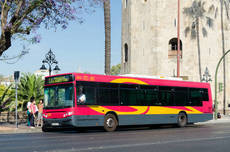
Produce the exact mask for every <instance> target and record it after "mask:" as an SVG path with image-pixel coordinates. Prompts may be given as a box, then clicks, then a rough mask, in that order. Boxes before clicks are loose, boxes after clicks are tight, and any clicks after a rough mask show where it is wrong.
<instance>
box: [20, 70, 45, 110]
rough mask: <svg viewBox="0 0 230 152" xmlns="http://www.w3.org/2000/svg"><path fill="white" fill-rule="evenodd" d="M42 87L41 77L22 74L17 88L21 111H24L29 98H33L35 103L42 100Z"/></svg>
mask: <svg viewBox="0 0 230 152" xmlns="http://www.w3.org/2000/svg"><path fill="white" fill-rule="evenodd" d="M43 85H44V81H43V80H42V77H41V76H36V75H34V74H30V73H26V74H25V73H23V74H22V77H21V78H20V83H19V87H18V97H19V108H20V109H21V110H25V109H26V104H27V102H28V101H29V100H30V98H31V97H35V100H36V101H38V100H39V99H42V98H43V96H44V89H43Z"/></svg>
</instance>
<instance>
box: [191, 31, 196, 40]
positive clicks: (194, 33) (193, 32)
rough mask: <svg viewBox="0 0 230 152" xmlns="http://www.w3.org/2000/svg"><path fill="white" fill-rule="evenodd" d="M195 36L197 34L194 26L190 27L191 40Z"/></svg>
mask: <svg viewBox="0 0 230 152" xmlns="http://www.w3.org/2000/svg"><path fill="white" fill-rule="evenodd" d="M196 36H197V34H196V29H195V28H192V29H191V39H192V40H194V39H196Z"/></svg>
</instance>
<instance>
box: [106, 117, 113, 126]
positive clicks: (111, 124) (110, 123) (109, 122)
mask: <svg viewBox="0 0 230 152" xmlns="http://www.w3.org/2000/svg"><path fill="white" fill-rule="evenodd" d="M106 124H107V126H108V127H110V128H112V127H113V126H114V120H113V119H112V118H109V119H107V121H106Z"/></svg>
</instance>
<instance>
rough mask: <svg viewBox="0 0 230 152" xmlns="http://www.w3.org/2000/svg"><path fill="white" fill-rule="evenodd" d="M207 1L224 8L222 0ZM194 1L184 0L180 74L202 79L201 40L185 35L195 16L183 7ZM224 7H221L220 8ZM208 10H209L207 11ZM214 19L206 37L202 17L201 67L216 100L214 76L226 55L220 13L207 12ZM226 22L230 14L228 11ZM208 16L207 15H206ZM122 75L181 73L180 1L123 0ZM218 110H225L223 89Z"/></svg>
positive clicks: (229, 74)
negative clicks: (178, 64)
mask: <svg viewBox="0 0 230 152" xmlns="http://www.w3.org/2000/svg"><path fill="white" fill-rule="evenodd" d="M203 1H205V5H204V7H205V9H206V10H209V8H210V6H211V5H212V4H214V6H217V7H220V4H219V1H214V0H203ZM192 2H193V1H192V0H191V1H186V0H181V24H180V25H181V28H180V29H181V32H180V36H181V38H180V39H181V58H180V71H181V72H180V75H181V76H182V77H183V78H185V79H187V80H189V81H200V77H199V66H198V51H197V50H198V49H197V40H196V39H194V40H193V39H191V37H190V35H187V36H185V29H186V27H187V26H189V25H191V24H192V22H191V19H190V18H189V17H187V16H186V15H185V14H184V13H183V10H184V8H186V7H191V5H192ZM218 10H220V8H218ZM207 12H208V11H207ZM205 15H207V16H208V17H211V18H213V19H214V25H213V27H212V28H208V27H207V26H206V29H207V37H203V36H202V28H203V26H205V25H206V21H205V20H200V48H201V70H202V74H203V73H204V71H205V69H206V67H207V68H208V70H209V73H210V74H211V77H212V80H213V81H212V82H211V85H212V90H213V99H214V75H215V69H216V66H217V63H218V61H219V59H220V58H221V56H222V37H221V18H220V12H218V11H217V12H216V11H213V13H209V14H208V13H207V14H205ZM224 16H225V19H224V20H225V21H227V19H226V13H224ZM204 19H205V18H204ZM229 23H230V22H228V23H227V22H225V24H224V29H225V48H226V50H228V49H230V43H228V42H229V37H230V33H229V28H230V27H229V26H228V24H229ZM121 49H122V51H121V54H122V57H121V73H122V74H140V75H150V76H153V75H154V76H167V77H172V76H176V73H177V56H176V50H177V0H122V48H121ZM229 67H230V54H229V55H228V57H226V82H227V83H226V88H227V89H226V100H225V110H226V113H229V110H230V108H229V107H228V104H230V68H229ZM219 83H223V66H222V64H221V67H220V68H219V74H218V84H219ZM218 101H219V105H218V109H219V111H220V112H223V109H224V107H223V91H222V92H218Z"/></svg>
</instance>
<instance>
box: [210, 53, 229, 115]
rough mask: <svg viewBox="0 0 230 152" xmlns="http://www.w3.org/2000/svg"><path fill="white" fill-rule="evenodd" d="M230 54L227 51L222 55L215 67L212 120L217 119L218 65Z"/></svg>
mask: <svg viewBox="0 0 230 152" xmlns="http://www.w3.org/2000/svg"><path fill="white" fill-rule="evenodd" d="M229 52H230V50H228V51H227V52H225V53H224V55H223V56H222V57H221V58H220V60H219V62H218V64H217V66H216V72H215V99H214V103H215V106H214V107H215V113H214V118H215V119H217V110H218V107H217V106H218V102H217V73H218V69H219V66H220V63H221V62H222V60H223V59H224V57H225V56H226V55H227V54H228V53H229Z"/></svg>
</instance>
